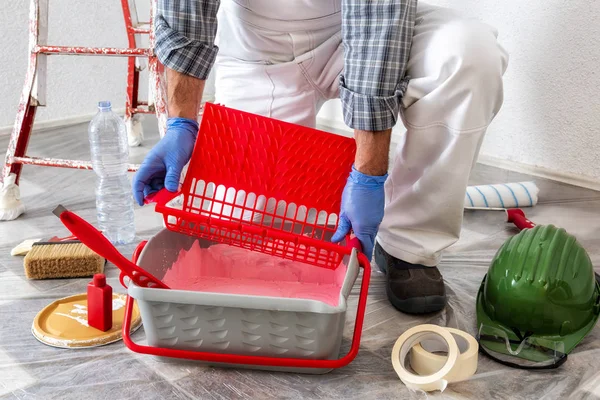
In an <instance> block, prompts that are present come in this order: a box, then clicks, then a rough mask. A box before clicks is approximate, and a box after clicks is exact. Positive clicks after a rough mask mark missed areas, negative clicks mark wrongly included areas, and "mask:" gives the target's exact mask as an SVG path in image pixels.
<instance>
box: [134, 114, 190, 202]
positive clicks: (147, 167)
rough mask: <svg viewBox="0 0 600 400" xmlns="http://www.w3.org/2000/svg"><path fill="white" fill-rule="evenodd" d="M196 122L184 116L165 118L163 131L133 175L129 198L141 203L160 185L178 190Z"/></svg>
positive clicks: (157, 189) (187, 159) (171, 190)
mask: <svg viewBox="0 0 600 400" xmlns="http://www.w3.org/2000/svg"><path fill="white" fill-rule="evenodd" d="M197 135H198V122H197V121H194V120H192V119H187V118H169V119H168V120H167V133H165V136H164V137H163V138H162V139H161V140H160V142H158V143H157V144H156V146H154V147H153V148H152V150H150V152H149V153H148V154H147V155H146V158H145V159H144V161H143V162H142V164H141V165H140V169H139V170H138V171H137V173H136V174H135V177H134V178H133V184H132V186H133V197H134V198H135V200H136V201H137V203H138V204H139V205H140V206H142V205H144V198H145V197H146V196H148V195H149V194H151V193H154V192H158V191H159V190H161V189H162V188H163V187H165V188H167V190H168V191H170V192H176V191H177V190H178V189H179V178H180V177H181V171H182V170H183V167H184V166H185V165H186V164H187V162H188V161H189V160H190V158H191V156H192V151H193V150H194V143H196V136H197Z"/></svg>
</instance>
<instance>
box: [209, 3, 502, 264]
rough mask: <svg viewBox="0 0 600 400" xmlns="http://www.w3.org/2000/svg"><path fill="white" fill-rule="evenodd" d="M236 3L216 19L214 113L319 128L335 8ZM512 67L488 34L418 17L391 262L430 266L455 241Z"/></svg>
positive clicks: (338, 52) (382, 237)
mask: <svg viewBox="0 0 600 400" xmlns="http://www.w3.org/2000/svg"><path fill="white" fill-rule="evenodd" d="M236 1H238V2H239V3H240V4H238V3H237V2H236ZM236 1H234V0H223V1H222V2H221V7H220V10H219V31H218V35H217V38H218V39H217V44H218V46H219V48H220V50H219V55H218V57H217V60H216V71H215V80H216V102H217V103H221V104H224V105H226V106H228V107H233V108H237V109H240V110H244V111H248V112H252V113H256V114H260V115H265V116H268V117H272V118H276V119H280V120H284V121H287V122H292V123H296V124H301V125H305V126H310V127H314V126H315V125H316V116H317V113H318V112H319V109H320V107H321V106H322V105H323V103H324V102H325V101H327V100H330V99H334V98H338V96H339V88H338V81H339V79H338V78H339V75H340V74H341V72H342V69H343V64H344V61H343V47H342V36H341V25H340V24H341V14H340V4H339V0H295V1H291V2H288V1H276V2H274V1H271V0H236ZM290 3H291V4H290ZM507 62H508V56H507V53H506V51H505V50H504V49H503V48H502V47H501V46H500V45H499V44H498V42H497V32H496V31H495V30H494V29H493V28H492V27H490V26H488V25H486V24H484V23H482V22H479V21H477V20H471V19H464V18H462V17H460V16H459V15H457V14H456V13H454V12H453V11H451V10H448V9H444V8H439V7H434V6H430V5H427V4H420V5H419V6H418V10H417V19H416V24H415V32H414V37H413V43H412V48H411V54H410V59H409V63H408V67H407V71H406V74H408V75H409V76H410V78H411V79H410V83H409V85H408V88H407V91H406V94H405V96H404V97H403V99H402V108H401V112H400V114H401V115H400V116H401V119H402V122H403V124H404V127H405V128H406V132H405V133H404V134H403V136H402V137H401V140H400V143H399V145H398V147H397V150H396V155H395V158H394V162H393V166H392V167H391V171H390V176H389V179H388V180H387V182H386V185H385V192H386V207H385V215H384V218H383V221H382V223H381V226H380V229H379V234H378V236H377V241H378V242H379V244H380V245H381V246H382V247H383V249H384V250H385V251H386V252H388V253H389V254H391V255H393V256H395V257H397V258H399V259H402V260H404V261H407V262H410V263H418V264H423V265H428V266H434V265H437V264H438V262H439V259H440V256H441V253H442V251H443V250H444V249H446V248H447V247H448V246H450V245H452V244H453V243H455V242H456V241H457V240H458V238H459V234H460V230H461V224H462V218H463V204H464V197H465V191H466V187H467V182H468V178H469V174H470V172H471V169H472V167H473V165H474V163H475V160H476V158H477V155H478V152H479V149H480V146H481V143H482V140H483V137H484V134H485V131H486V129H487V127H488V125H489V124H490V123H491V121H492V120H493V118H494V116H495V115H496V114H497V112H498V111H499V109H500V107H501V104H502V101H503V85H502V76H503V74H504V72H505V70H506V67H507Z"/></svg>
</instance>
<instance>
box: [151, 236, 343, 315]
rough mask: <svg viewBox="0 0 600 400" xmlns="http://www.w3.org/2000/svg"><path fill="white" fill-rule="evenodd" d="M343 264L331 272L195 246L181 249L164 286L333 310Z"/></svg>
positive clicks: (224, 248)
mask: <svg viewBox="0 0 600 400" xmlns="http://www.w3.org/2000/svg"><path fill="white" fill-rule="evenodd" d="M345 275H346V265H345V264H343V263H341V264H340V265H339V266H338V267H337V268H336V269H335V270H333V269H328V268H323V267H317V266H314V265H310V264H304V263H301V262H298V261H292V260H285V259H282V258H279V257H275V256H271V255H267V254H263V253H258V252H253V251H250V250H246V249H242V248H238V247H233V246H229V245H226V244H215V245H213V246H211V247H208V248H201V247H200V245H199V243H198V241H195V242H194V243H193V245H192V247H191V248H190V249H189V250H186V249H182V250H181V251H180V252H179V256H178V258H177V260H176V261H175V262H174V263H173V265H172V267H171V268H170V269H169V270H168V271H167V273H166V274H165V276H164V277H163V279H162V281H163V282H164V283H165V284H167V285H168V286H169V287H170V288H172V289H177V290H191V291H199V292H211V293H227V294H238V295H252V296H270V297H285V298H299V299H309V300H318V301H322V302H324V303H326V304H329V305H331V306H334V307H336V306H337V305H338V303H339V299H340V291H341V289H342V284H343V282H344V277H345Z"/></svg>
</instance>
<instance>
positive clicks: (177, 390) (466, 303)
mask: <svg viewBox="0 0 600 400" xmlns="http://www.w3.org/2000/svg"><path fill="white" fill-rule="evenodd" d="M146 126H147V128H148V130H150V131H151V130H152V126H153V122H152V121H151V120H149V121H146ZM156 140H157V135H156V134H154V135H150V134H149V135H148V140H147V142H146V145H145V147H142V148H137V149H133V150H132V152H131V157H132V162H139V161H141V159H142V158H143V154H144V153H145V152H146V151H147V150H148V148H149V147H150V146H151V144H152V143H155V142H156ZM6 144H7V138H5V137H3V138H0V149H2V150H3V149H5V147H6ZM30 153H31V155H40V156H41V155H44V156H55V157H65V158H67V157H71V158H72V157H84V158H87V157H88V150H87V133H86V126H85V125H79V126H76V127H73V128H71V129H67V130H66V131H65V130H61V131H60V132H58V131H47V132H41V133H38V134H36V135H35V136H34V137H33V138H32V141H31V151H30ZM529 179H532V178H531V177H528V176H525V175H521V174H517V173H513V172H507V171H503V170H499V169H496V168H492V167H487V166H482V165H478V166H477V167H476V169H475V171H474V173H473V175H472V179H471V182H472V184H479V183H502V182H514V181H521V180H529ZM535 181H536V183H537V184H538V186H539V188H540V194H539V196H540V203H539V205H537V206H536V207H533V208H531V209H526V212H527V213H528V216H529V217H530V218H531V219H532V220H533V221H535V222H538V223H541V224H546V223H553V224H556V225H558V226H562V227H564V228H566V229H567V231H569V232H571V233H572V234H574V235H576V236H577V237H578V238H579V240H580V241H581V243H582V244H583V245H584V246H585V248H586V249H587V250H588V252H589V254H590V256H591V257H592V260H593V262H594V263H595V265H596V266H597V267H600V193H599V192H594V191H590V190H585V189H581V188H577V187H572V186H568V185H564V184H560V183H556V182H551V181H548V180H544V179H535ZM93 188H94V175H93V172H89V171H73V170H63V169H53V168H40V167H25V170H24V175H23V178H22V185H21V192H22V198H23V200H24V201H25V203H26V206H27V213H26V214H24V215H23V216H21V217H20V218H19V219H18V220H16V221H12V222H0V238H1V239H0V398H7V399H12V398H18V399H30V398H39V399H84V398H85V399H87V398H90V399H92V398H93V399H95V398H98V399H100V398H102V399H105V398H114V399H124V398H131V399H138V398H143V399H146V400H149V399H155V398H156V399H171V398H177V399H188V398H190V399H191V398H206V399H237V398H244V399H264V398H283V399H302V398H307V399H308V398H318V399H327V398H340V399H350V398H361V399H365V398H373V399H407V398H415V399H416V398H426V397H427V396H426V395H425V394H424V393H415V392H411V391H409V390H408V389H407V388H406V386H404V384H402V382H400V381H399V379H398V378H397V376H396V375H395V373H394V370H393V369H392V365H391V362H390V360H389V359H390V352H391V349H392V346H393V343H394V341H395V340H396V339H397V337H398V336H399V335H400V334H401V333H402V332H403V331H405V330H406V329H407V328H409V327H411V326H414V325H416V324H420V323H434V324H439V325H447V326H453V327H458V328H460V329H463V330H467V331H469V332H470V333H472V334H474V333H475V296H476V293H477V289H478V287H479V284H480V282H481V279H482V278H483V276H484V274H485V272H486V270H487V267H488V265H489V262H490V260H491V258H492V256H493V255H494V253H495V251H496V250H497V248H498V247H499V246H500V245H501V244H502V243H503V241H504V240H505V239H506V238H508V237H509V236H511V235H514V234H515V233H516V231H515V229H514V228H512V227H511V226H510V225H508V224H506V223H505V222H504V214H503V213H502V212H497V211H476V212H473V211H471V212H465V220H464V228H463V233H462V237H461V239H460V241H459V242H458V243H456V244H455V245H454V246H452V247H451V248H450V249H449V250H448V251H447V253H446V254H445V257H444V259H443V262H442V264H441V265H440V269H441V271H442V273H443V275H444V277H445V279H446V283H447V288H448V293H449V303H448V307H447V308H446V309H445V310H444V311H443V312H441V313H439V314H435V315H430V316H426V317H420V318H418V317H412V316H407V315H403V314H400V313H398V312H397V311H395V310H394V309H393V308H392V307H391V306H390V305H389V304H388V302H387V300H386V298H385V292H384V285H383V284H384V278H383V276H382V275H380V274H379V273H374V274H373V279H372V285H371V288H370V294H369V304H368V308H367V315H366V320H365V327H364V333H363V339H362V343H361V351H360V353H359V355H358V357H357V358H356V359H355V361H354V362H353V363H352V364H350V365H349V366H348V367H346V368H343V369H340V370H336V371H333V372H331V373H329V374H326V375H323V376H311V375H295V374H286V373H274V372H258V371H242V370H224V369H215V368H208V367H203V366H199V365H195V364H193V363H165V362H164V361H162V360H157V359H154V358H151V357H149V356H143V355H139V354H135V353H132V352H131V351H129V350H128V349H126V348H125V347H124V345H123V343H116V344H112V345H109V346H105V347H101V348H95V349H88V350H60V349H55V348H51V347H48V346H45V345H42V344H40V343H38V342H37V341H36V340H35V339H34V338H33V336H32V335H31V333H30V327H31V322H32V320H33V318H34V316H35V314H36V313H37V312H38V311H39V310H40V309H41V308H43V307H44V306H45V305H47V304H48V303H50V302H52V301H53V300H55V299H57V298H60V297H65V296H69V295H72V294H76V293H80V292H84V291H85V286H86V284H87V279H81V280H76V279H74V280H51V281H28V280H27V279H26V278H25V277H24V273H23V264H22V262H23V261H22V259H21V258H18V257H11V256H10V255H9V252H10V249H11V248H12V247H13V246H14V245H16V244H17V243H19V242H20V241H22V240H23V239H26V238H31V237H40V236H41V237H43V236H51V235H67V231H66V229H65V228H64V227H63V226H62V225H61V223H60V222H59V221H58V219H57V218H56V217H54V216H53V215H52V214H51V211H52V209H53V208H54V207H55V206H56V205H57V204H59V203H60V204H63V205H65V206H66V207H67V208H69V209H72V210H74V211H76V212H78V213H79V214H80V215H81V216H82V217H84V218H86V219H88V220H89V221H94V218H95V210H94V190H93ZM136 226H137V234H138V236H139V240H142V239H146V238H148V237H150V236H151V235H153V234H154V233H155V232H157V230H159V229H160V228H161V219H160V217H159V216H158V215H157V214H155V213H154V211H153V209H152V208H151V207H144V208H139V207H136ZM122 250H123V252H124V253H126V254H128V255H129V254H131V252H132V250H133V246H127V247H126V248H124V249H122ZM107 274H108V276H109V283H110V284H111V285H112V286H113V287H114V288H115V289H116V290H118V291H123V289H122V288H121V287H120V285H119V283H118V280H117V275H118V274H117V270H116V268H114V267H113V266H109V267H108V270H107ZM351 298H352V299H355V298H356V296H354V295H353V296H352V297H351ZM353 301H354V302H353V303H352V304H351V306H352V307H354V306H355V300H353ZM349 315H350V317H349V319H348V321H347V325H346V328H347V329H346V333H345V342H344V346H345V347H344V348H343V351H345V350H346V349H347V345H348V339H349V338H350V334H351V328H352V326H353V317H352V316H351V315H352V312H350V313H349ZM143 337H144V333H143V330H140V331H139V332H138V333H136V334H135V339H136V340H137V341H143ZM599 356H600V329H599V328H598V327H596V328H595V329H594V330H593V332H592V334H591V335H589V336H588V337H587V338H586V339H585V340H584V341H583V343H582V344H580V345H579V346H578V347H577V348H576V349H575V351H574V353H573V354H572V355H570V356H569V359H568V361H567V362H566V364H564V365H563V366H562V367H561V368H560V369H558V370H554V371H549V372H524V371H521V370H516V369H510V368H508V367H504V366H502V365H499V364H497V363H495V362H493V361H491V360H489V359H486V358H484V357H483V356H480V358H479V369H478V371H477V374H476V375H475V376H474V377H473V378H472V379H470V380H468V381H466V382H462V383H457V384H452V385H450V386H449V387H448V388H447V389H446V390H445V391H444V392H443V393H441V394H440V393H439V392H438V393H432V394H430V396H431V397H434V398H461V399H464V398H477V399H483V398H494V399H508V398H518V399H534V398H535V399H538V398H566V397H569V396H572V397H573V398H598V397H600V372H599V371H600V370H599V369H598V357H599Z"/></svg>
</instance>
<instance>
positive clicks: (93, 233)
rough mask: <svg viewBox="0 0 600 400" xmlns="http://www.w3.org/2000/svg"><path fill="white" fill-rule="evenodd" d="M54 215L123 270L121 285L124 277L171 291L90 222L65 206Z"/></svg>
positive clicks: (144, 285) (142, 284)
mask: <svg viewBox="0 0 600 400" xmlns="http://www.w3.org/2000/svg"><path fill="white" fill-rule="evenodd" d="M53 214H54V215H56V216H57V217H59V218H60V221H61V222H62V223H63V225H65V226H66V227H67V229H68V230H69V231H71V233H72V234H73V235H75V236H77V239H79V240H80V241H81V242H82V243H83V244H85V245H86V246H87V247H89V248H90V249H91V250H92V251H94V252H95V253H97V254H98V255H100V256H102V257H104V258H106V259H107V260H108V261H110V262H112V263H113V264H115V265H116V266H117V268H119V269H120V270H121V278H120V280H121V284H122V285H123V286H126V285H125V284H124V282H123V275H125V276H127V277H128V278H129V279H131V280H132V281H133V282H134V283H135V284H136V285H138V286H141V287H151V288H163V289H169V287H168V286H167V285H165V284H164V283H162V282H161V281H160V280H159V279H157V278H156V277H154V276H152V275H151V274H149V273H147V272H146V271H144V270H143V269H141V268H140V267H138V266H137V265H135V264H134V263H132V262H131V261H129V260H128V259H127V258H125V256H123V255H122V254H121V253H119V251H118V250H117V249H116V247H115V246H113V244H112V243H111V242H110V241H109V240H108V239H107V238H106V237H105V236H104V235H103V234H102V232H100V231H99V230H98V229H96V228H94V227H93V226H92V225H91V224H90V223H89V222H87V221H86V220H84V219H83V218H81V217H79V216H78V215H77V214H75V213H73V212H71V211H68V210H67V209H66V208H64V207H63V206H61V205H59V206H58V207H56V208H55V209H54V211H53Z"/></svg>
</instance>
